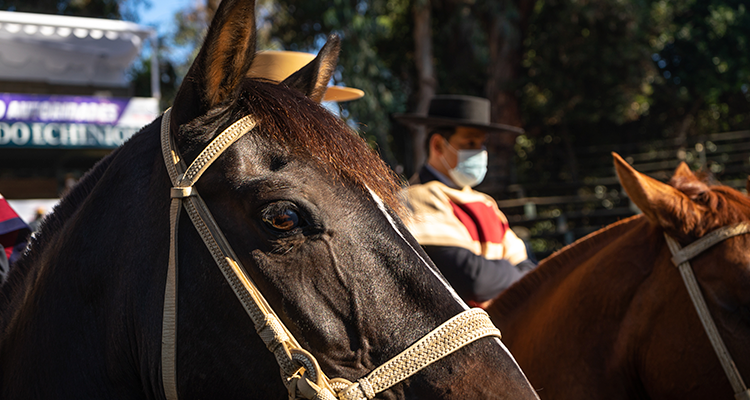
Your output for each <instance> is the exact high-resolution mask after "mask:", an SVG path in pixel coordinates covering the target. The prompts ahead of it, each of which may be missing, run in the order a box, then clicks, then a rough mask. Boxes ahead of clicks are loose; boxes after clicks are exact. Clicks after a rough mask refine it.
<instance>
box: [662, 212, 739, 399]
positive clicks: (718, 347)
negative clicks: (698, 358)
mask: <svg viewBox="0 0 750 400" xmlns="http://www.w3.org/2000/svg"><path fill="white" fill-rule="evenodd" d="M746 233H750V223H748V222H740V223H737V224H733V225H727V226H723V227H721V228H719V229H716V230H715V231H712V232H710V233H708V234H707V235H705V236H703V237H702V238H700V239H698V240H696V241H695V242H693V243H691V244H689V245H687V246H685V248H682V247H680V244H679V243H677V241H676V240H675V239H674V238H672V237H671V236H669V235H667V234H666V233H664V237H665V238H666V239H667V246H668V247H669V250H670V251H671V252H672V262H673V263H674V265H675V266H677V268H678V269H679V270H680V275H682V280H683V281H684V282H685V286H686V287H687V290H688V293H689V294H690V299H691V300H692V301H693V306H695V310H696V311H697V312H698V317H700V320H701V324H703V329H704V330H705V331H706V334H707V335H708V339H709V340H710V341H711V346H713V348H714V352H716V355H717V356H718V357H719V361H720V362H721V367H722V368H723V369H724V374H726V376H727V378H728V379H729V383H730V384H731V385H732V390H734V398H735V399H736V400H750V390H748V388H747V386H746V385H745V382H744V381H743V380H742V376H741V375H740V372H739V371H738V370H737V366H736V365H735V364H734V361H733V360H732V356H731V355H730V354H729V351H728V350H727V346H726V345H724V341H723V340H722V339H721V336H720V335H719V330H718V329H716V323H714V320H713V318H711V313H710V312H709V311H708V306H706V300H705V299H704V298H703V295H702V294H701V289H700V287H699V286H698V281H697V280H696V279H695V275H694V274H693V269H692V268H691V267H690V260H691V259H693V258H694V257H695V256H697V255H698V254H700V253H702V252H703V251H705V250H706V249H708V248H709V247H711V246H713V245H715V244H717V243H719V242H721V241H724V240H726V239H729V238H731V237H734V236H737V235H742V234H746Z"/></svg>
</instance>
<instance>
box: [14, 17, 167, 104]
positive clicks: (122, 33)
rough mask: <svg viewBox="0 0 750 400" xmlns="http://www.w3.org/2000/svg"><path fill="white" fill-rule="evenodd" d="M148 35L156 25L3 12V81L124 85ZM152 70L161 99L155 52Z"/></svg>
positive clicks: (154, 87)
mask: <svg viewBox="0 0 750 400" xmlns="http://www.w3.org/2000/svg"><path fill="white" fill-rule="evenodd" d="M147 40H155V30H154V29H152V28H148V27H143V26H141V25H138V24H135V23H133V22H127V21H118V20H109V19H97V18H83V17H70V16H63V15H48V14H31V13H21V12H8V11H0V80H6V81H32V82H47V83H51V84H66V85H91V86H104V87H125V86H127V85H128V81H127V79H126V75H125V73H126V71H127V69H128V68H129V67H130V65H131V64H132V63H133V61H134V60H135V59H136V58H137V57H138V55H139V54H140V51H141V48H142V46H143V43H144V42H145V41H147ZM152 43H153V42H152ZM154 48H155V46H152V49H154ZM151 72H152V76H151V87H152V96H153V97H155V98H159V97H160V93H159V84H158V83H159V81H158V78H159V72H158V63H157V62H156V54H155V52H154V51H152V57H151Z"/></svg>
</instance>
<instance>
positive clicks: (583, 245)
mask: <svg viewBox="0 0 750 400" xmlns="http://www.w3.org/2000/svg"><path fill="white" fill-rule="evenodd" d="M643 220H644V218H643V215H634V216H632V217H629V218H626V219H623V220H620V221H617V222H615V223H613V224H611V225H608V226H606V227H604V228H602V229H600V230H598V231H596V232H593V233H590V234H588V235H586V236H585V237H583V238H581V239H580V240H577V241H575V242H573V243H571V244H569V245H567V246H565V247H563V248H562V249H560V250H557V251H556V252H554V253H553V254H552V255H550V256H549V257H547V258H545V259H544V260H542V261H541V262H540V263H539V265H538V266H537V267H536V268H534V270H532V271H531V272H529V273H528V274H526V275H525V276H524V277H523V279H521V280H519V281H517V282H516V283H514V284H513V285H512V286H511V287H509V288H508V289H506V290H505V291H504V292H503V293H502V294H500V296H498V297H497V298H496V299H495V300H494V301H493V302H492V304H491V305H490V308H491V309H492V310H493V312H499V313H500V315H506V314H508V313H510V312H511V311H512V310H514V309H515V308H517V307H518V306H520V305H521V304H523V302H524V301H526V299H527V298H528V297H529V296H531V295H532V294H533V293H534V292H536V291H537V289H538V288H539V287H540V286H541V285H542V284H543V283H545V282H546V281H547V280H549V279H551V278H552V277H555V276H557V274H558V273H560V272H562V270H563V269H565V268H571V267H572V266H575V265H578V264H579V260H581V259H585V258H587V257H589V255H590V254H589V253H591V252H592V251H596V250H598V249H600V248H601V247H602V243H609V242H611V241H613V240H615V239H617V238H618V237H621V236H622V235H623V232H624V231H625V230H629V229H631V226H632V224H635V223H638V222H641V223H642V222H643Z"/></svg>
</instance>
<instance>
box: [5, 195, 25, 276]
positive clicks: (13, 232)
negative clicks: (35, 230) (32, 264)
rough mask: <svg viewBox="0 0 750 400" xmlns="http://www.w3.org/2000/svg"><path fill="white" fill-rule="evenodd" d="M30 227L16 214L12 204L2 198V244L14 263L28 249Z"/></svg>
mask: <svg viewBox="0 0 750 400" xmlns="http://www.w3.org/2000/svg"><path fill="white" fill-rule="evenodd" d="M29 233H30V230H29V226H28V225H26V223H25V222H24V221H23V219H21V217H19V216H18V214H16V212H15V211H14V210H13V209H12V208H11V207H10V204H8V202H7V201H6V200H5V198H3V197H2V196H0V244H1V245H2V246H3V247H4V248H5V255H6V257H7V258H8V260H10V261H11V262H13V261H14V260H15V259H17V258H18V257H19V256H20V253H21V251H23V249H24V248H25V247H26V239H27V236H28V235H29Z"/></svg>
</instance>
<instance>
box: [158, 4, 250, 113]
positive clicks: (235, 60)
mask: <svg viewBox="0 0 750 400" xmlns="http://www.w3.org/2000/svg"><path fill="white" fill-rule="evenodd" d="M254 56H255V1H254V0H223V1H222V2H221V4H220V5H219V8H218V9H217V10H216V13H215V14H214V17H213V20H212V22H211V26H209V28H208V33H207V34H206V38H205V39H204V41H203V46H202V47H201V49H200V51H199V52H198V56H197V57H196V58H195V61H193V65H192V66H191V67H190V70H189V71H188V73H187V75H186V76H185V78H184V79H183V81H182V84H181V85H180V89H179V90H178V91H177V95H176V96H175V100H174V105H173V107H172V126H173V128H176V127H178V126H179V125H181V124H184V123H186V122H188V121H190V120H192V119H194V118H196V117H198V116H201V115H203V114H205V113H206V112H208V110H210V109H211V108H212V107H214V106H216V105H217V104H219V103H221V102H222V101H224V100H225V99H226V98H227V96H228V95H229V94H231V93H232V92H233V90H234V89H235V87H236V86H237V85H238V84H239V82H240V81H241V80H242V78H243V77H244V76H245V75H246V73H247V71H248V69H249V68H250V65H251V64H252V61H253V58H254Z"/></svg>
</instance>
